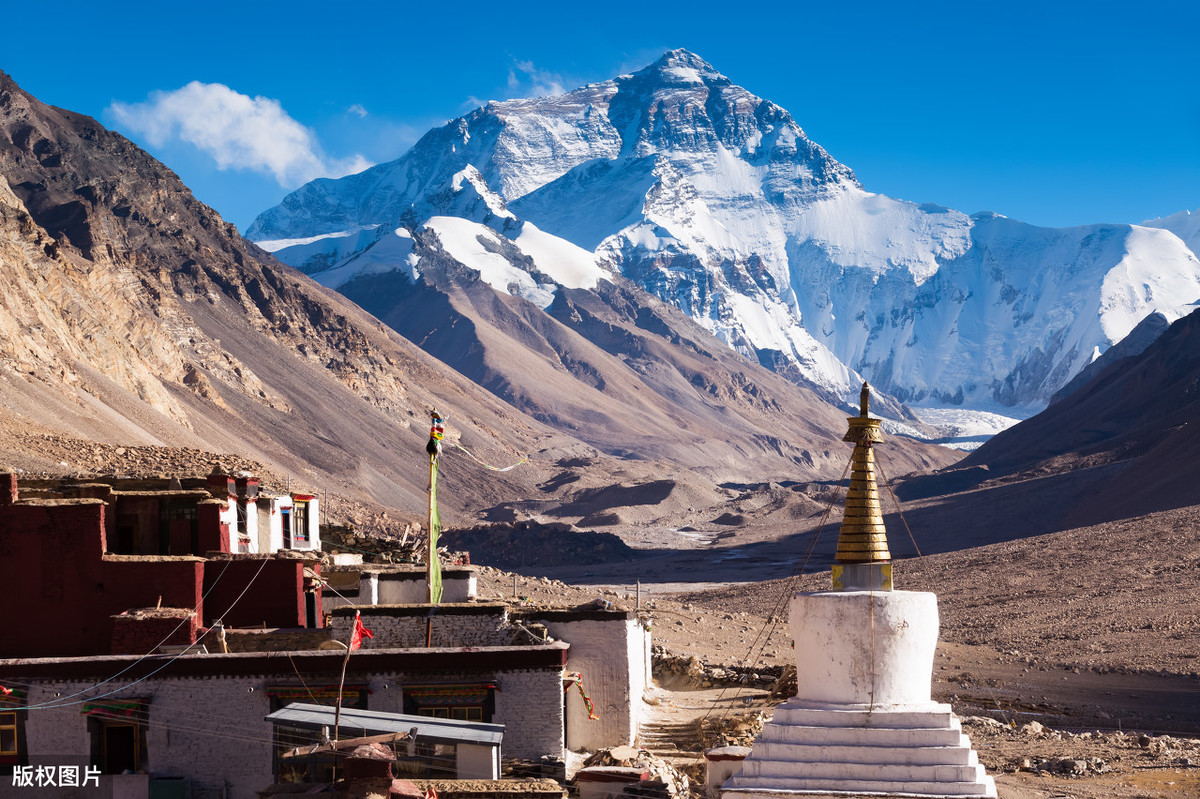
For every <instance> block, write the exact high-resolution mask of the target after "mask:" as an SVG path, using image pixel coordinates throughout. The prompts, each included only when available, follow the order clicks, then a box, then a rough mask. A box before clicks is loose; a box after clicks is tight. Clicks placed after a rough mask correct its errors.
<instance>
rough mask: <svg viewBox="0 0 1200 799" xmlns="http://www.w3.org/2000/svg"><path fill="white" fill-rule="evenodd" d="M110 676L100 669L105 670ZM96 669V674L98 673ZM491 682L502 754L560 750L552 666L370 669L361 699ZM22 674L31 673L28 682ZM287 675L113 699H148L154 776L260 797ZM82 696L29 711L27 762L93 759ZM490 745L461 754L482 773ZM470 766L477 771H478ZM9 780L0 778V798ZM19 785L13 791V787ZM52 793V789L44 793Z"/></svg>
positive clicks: (70, 685)
mask: <svg viewBox="0 0 1200 799" xmlns="http://www.w3.org/2000/svg"><path fill="white" fill-rule="evenodd" d="M105 676H107V674H106V675H105ZM99 679H101V677H97V678H96V680H97V681H98V680H99ZM431 679H434V680H442V679H445V680H446V681H449V682H453V681H456V680H461V681H464V682H472V681H474V682H479V681H488V682H494V683H496V684H497V685H498V686H499V687H500V690H498V691H497V692H496V694H495V698H496V713H495V716H494V718H493V723H496V724H504V725H506V727H505V732H504V740H503V744H502V746H503V753H502V754H503V756H505V757H518V758H527V759H538V758H540V757H542V756H543V755H553V756H556V757H561V756H562V753H563V714H562V677H561V674H560V673H559V671H558V670H557V669H545V670H511V671H495V672H490V673H480V672H471V673H463V674H439V675H434V676H431V675H430V674H420V675H407V674H377V675H375V676H374V677H372V678H371V679H370V680H369V686H370V688H371V691H372V693H371V694H370V697H369V699H368V707H369V708H370V709H372V710H381V711H385V712H391V713H403V712H404V693H403V685H404V683H405V682H413V683H428V682H430V681H431ZM26 682H28V681H26ZM293 682H294V680H293V678H292V675H290V674H288V673H280V674H276V675H266V676H264V675H258V676H234V677H223V676H213V677H206V678H200V677H187V678H161V679H158V678H150V679H147V680H144V681H142V682H140V683H138V685H136V686H134V687H132V688H130V689H129V690H128V691H127V692H121V693H118V694H115V695H114V696H112V697H111V698H112V699H113V700H120V699H133V698H140V699H149V726H148V728H147V732H146V752H145V753H144V758H143V763H144V764H145V766H146V768H147V769H148V770H149V771H150V772H152V773H153V774H154V775H156V776H164V777H189V778H191V779H192V781H193V791H202V790H211V791H215V792H217V793H215V794H214V795H220V793H219V792H220V790H221V789H222V788H223V787H224V786H225V785H226V784H228V786H229V794H228V797H229V799H257V792H258V791H259V790H261V789H262V788H264V787H266V786H268V785H270V784H271V783H272V780H273V776H272V771H271V763H272V743H271V741H272V729H271V725H270V724H269V723H268V722H267V721H265V716H266V715H267V713H268V712H269V708H270V699H269V697H268V695H267V690H266V689H267V688H268V687H269V686H275V685H280V684H291V683H293ZM92 685H93V681H88V682H81V681H61V682H57V681H56V682H44V683H33V684H32V685H31V686H30V688H29V696H28V702H29V704H38V703H42V702H48V701H51V700H55V699H58V700H59V701H62V698H63V697H69V696H70V695H72V694H76V693H78V692H81V691H83V690H84V689H86V688H89V687H91V686H92ZM80 711H81V706H80V705H79V704H75V705H68V706H65V707H61V708H54V709H45V710H40V711H30V712H29V713H28V715H27V718H26V721H25V740H26V744H27V750H28V753H29V763H31V764H33V765H38V764H42V765H50V764H63V763H67V764H75V765H79V766H81V767H82V766H85V765H88V764H91V736H90V735H89V734H88V729H87V717H86V716H84V715H82V713H81V712H80ZM477 749H478V750H482V749H489V748H488V747H471V746H470V745H465V746H460V747H459V760H460V762H462V763H463V764H464V765H465V766H467V767H469V768H470V769H471V770H472V773H471V775H470V776H472V777H475V778H484V777H486V776H489V775H491V774H492V773H493V771H492V769H493V768H496V769H497V770H498V768H499V757H500V756H501V755H500V753H497V755H496V760H495V762H493V760H492V756H491V754H490V752H486V753H485V752H481V751H476V750H477ZM476 770H477V773H476ZM8 787H10V786H9V785H8V784H7V783H6V782H5V781H0V796H7V794H6V793H5V790H6V789H7V788H8ZM14 790H17V789H14ZM18 793H19V794H20V795H21V796H24V795H25V792H21V791H19V790H18ZM46 795H47V796H49V795H50V794H49V793H46ZM76 795H77V796H78V797H79V799H95V797H96V795H97V789H96V788H95V787H93V786H89V787H88V788H86V789H80V791H79V793H78V794H72V793H71V792H70V791H69V790H64V791H62V792H59V793H54V796H55V797H56V799H57V797H65V798H66V799H75V797H76Z"/></svg>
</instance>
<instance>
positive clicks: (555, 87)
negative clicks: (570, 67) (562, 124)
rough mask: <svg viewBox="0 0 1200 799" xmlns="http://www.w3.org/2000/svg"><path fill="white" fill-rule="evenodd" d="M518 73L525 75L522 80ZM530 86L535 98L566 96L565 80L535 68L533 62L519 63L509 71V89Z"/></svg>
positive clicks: (530, 91)
mask: <svg viewBox="0 0 1200 799" xmlns="http://www.w3.org/2000/svg"><path fill="white" fill-rule="evenodd" d="M517 73H520V74H521V75H524V76H525V77H524V79H522V78H521V77H520V76H519V75H518V74H517ZM523 85H528V87H529V88H528V89H527V91H528V93H530V94H532V95H533V96H535V97H547V96H554V95H559V94H565V93H566V91H567V90H566V89H565V88H564V87H563V78H562V76H561V75H558V74H557V73H554V72H550V71H548V70H545V69H539V68H538V67H536V66H534V63H533V62H532V61H517V62H515V63H514V64H513V67H512V69H510V70H509V71H508V88H509V89H518V88H519V87H521V86H523Z"/></svg>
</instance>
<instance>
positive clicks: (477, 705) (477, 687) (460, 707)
mask: <svg viewBox="0 0 1200 799" xmlns="http://www.w3.org/2000/svg"><path fill="white" fill-rule="evenodd" d="M494 691H495V686H494V685H491V684H482V685H481V684H479V683H470V684H466V685H464V684H448V685H407V686H405V687H404V712H405V713H408V714H409V715H412V716H429V717H431V718H435V719H454V720H456V721H483V722H490V721H491V720H492V713H493V712H495V709H496V699H495V694H494V693H493V692H494Z"/></svg>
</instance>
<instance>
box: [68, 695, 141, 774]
mask: <svg viewBox="0 0 1200 799" xmlns="http://www.w3.org/2000/svg"><path fill="white" fill-rule="evenodd" d="M83 712H84V713H85V714H86V715H87V717H88V734H89V735H90V736H91V739H92V763H94V764H96V765H97V766H99V768H100V773H101V774H124V773H126V772H136V771H142V770H143V769H144V768H145V766H146V723H147V721H148V719H149V710H148V707H147V703H146V701H145V700H131V701H120V700H118V701H110V702H89V703H87V704H85V705H84V706H83Z"/></svg>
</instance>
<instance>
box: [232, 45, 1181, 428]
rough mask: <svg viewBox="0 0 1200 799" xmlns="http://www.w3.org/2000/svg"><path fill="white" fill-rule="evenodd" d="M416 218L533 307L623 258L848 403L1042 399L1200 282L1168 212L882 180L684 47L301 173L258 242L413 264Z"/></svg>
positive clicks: (607, 275)
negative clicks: (1062, 213) (343, 168)
mask: <svg viewBox="0 0 1200 799" xmlns="http://www.w3.org/2000/svg"><path fill="white" fill-rule="evenodd" d="M417 232H423V234H424V233H429V234H432V235H433V236H434V237H436V239H437V241H438V242H439V243H440V248H441V250H443V251H444V252H445V253H448V254H449V255H451V256H452V257H453V258H455V259H457V260H458V261H459V262H461V263H462V264H464V265H466V266H467V267H469V268H471V269H474V270H476V271H478V272H479V273H480V275H481V278H482V279H483V280H484V281H485V282H487V283H489V284H491V285H492V286H493V287H494V288H496V289H497V290H499V291H502V292H505V293H509V294H515V295H518V296H521V297H524V298H526V299H528V300H530V301H531V302H533V303H535V304H537V305H538V306H540V307H542V308H547V307H549V306H550V304H551V303H552V302H553V300H554V297H555V296H556V291H557V289H556V287H557V286H560V285H561V286H567V287H571V288H587V287H589V284H590V285H592V286H594V285H595V283H596V281H598V280H605V279H608V280H616V279H619V278H618V276H620V277H623V278H626V279H628V280H631V281H633V282H634V283H636V284H637V285H639V286H640V287H641V288H643V289H644V290H645V291H647V292H649V293H650V294H652V295H654V296H656V297H658V298H659V299H661V300H663V301H666V302H668V303H671V304H673V305H675V306H677V307H679V308H680V309H682V310H683V311H684V312H685V313H687V314H688V315H689V316H691V317H692V318H693V319H695V320H696V321H697V322H699V323H700V324H701V325H702V326H704V327H705V328H707V329H708V330H709V331H711V332H712V333H714V334H715V335H717V336H718V337H719V338H721V339H722V340H724V341H725V342H726V343H728V344H729V345H730V346H731V347H733V348H734V349H736V350H738V351H739V352H742V353H743V354H745V355H747V356H749V357H751V358H753V359H756V360H758V361H760V362H761V363H763V364H765V365H768V366H770V367H771V368H774V369H776V370H777V371H779V372H781V373H783V374H785V375H789V376H791V377H792V378H793V379H796V380H798V381H811V382H812V383H815V384H816V385H818V386H820V387H822V388H823V389H825V390H826V391H828V392H830V393H832V394H834V395H837V396H841V397H846V396H851V397H852V396H856V395H857V385H858V379H859V374H861V375H865V376H866V377H867V378H868V379H869V380H871V382H872V383H874V384H876V385H877V386H879V387H881V388H883V389H884V390H886V391H888V392H890V393H892V394H893V395H895V396H897V397H900V398H901V399H904V400H907V401H910V402H914V403H919V404H929V405H936V404H947V403H951V404H964V405H968V406H972V407H995V406H997V405H1001V406H1012V405H1024V406H1040V405H1042V404H1044V403H1045V401H1046V400H1047V399H1048V398H1049V397H1050V395H1052V394H1053V393H1054V391H1056V390H1057V389H1058V388H1059V387H1061V386H1062V385H1063V384H1064V383H1066V381H1067V380H1069V379H1070V378H1071V376H1072V375H1074V374H1075V373H1076V372H1078V371H1079V370H1080V369H1081V368H1083V367H1084V366H1086V365H1087V364H1088V363H1090V362H1091V361H1092V360H1093V359H1094V358H1095V357H1097V356H1098V355H1099V354H1100V353H1101V352H1103V351H1104V350H1105V349H1107V348H1108V347H1109V346H1111V345H1112V344H1113V343H1115V342H1116V341H1119V340H1120V339H1121V338H1123V337H1124V336H1125V335H1126V334H1127V333H1128V332H1129V331H1130V330H1132V329H1133V327H1134V326H1135V325H1137V323H1138V322H1139V321H1140V320H1141V319H1142V318H1144V317H1145V316H1146V315H1147V314H1150V313H1152V312H1159V313H1161V314H1163V315H1164V316H1165V317H1167V318H1168V320H1174V319H1175V318H1178V317H1179V316H1180V315H1181V313H1182V311H1183V310H1184V309H1185V308H1186V307H1187V306H1188V305H1189V304H1190V303H1192V302H1194V301H1195V300H1196V299H1197V298H1200V262H1198V261H1197V259H1196V257H1195V255H1193V253H1192V252H1191V251H1190V250H1189V249H1188V248H1187V247H1186V246H1185V245H1184V244H1183V242H1182V241H1180V239H1179V238H1178V237H1177V236H1175V235H1172V234H1171V233H1169V232H1167V231H1164V230H1161V229H1155V228H1152V227H1140V226H1129V225H1093V226H1084V227H1078V228H1070V229H1062V230H1056V229H1045V228H1037V227H1033V226H1031V225H1026V224H1023V223H1020V222H1017V221H1014V220H1010V219H1005V218H1003V217H998V216H995V215H991V214H978V215H975V216H967V215H965V214H962V213H959V212H957V211H952V210H949V209H946V208H941V207H938V206H934V205H916V204H913V203H909V202H904V201H900V200H894V199H891V198H888V197H885V196H883V195H880V194H874V193H871V192H869V191H867V190H866V189H864V188H863V187H862V186H861V185H860V184H859V183H858V181H857V180H856V178H855V177H854V174H853V172H852V171H851V170H850V169H849V168H847V167H846V166H844V165H842V164H840V163H838V162H837V161H836V160H834V159H833V158H832V157H831V156H830V155H829V154H828V153H827V152H826V151H825V150H824V149H822V148H821V147H820V146H819V145H817V144H816V143H814V142H812V141H811V140H810V139H808V137H807V136H806V135H805V134H804V131H803V130H802V129H801V128H800V126H799V125H798V124H797V123H796V121H795V120H794V119H793V118H792V117H791V115H790V114H789V113H788V112H787V111H785V110H784V109H782V108H780V107H779V106H777V105H775V104H774V103H771V102H770V101H768V100H764V99H761V98H759V97H756V96H754V95H752V94H750V93H749V92H748V91H746V90H745V89H743V88H741V87H739V86H736V85H734V84H733V83H732V82H731V81H730V80H729V79H728V78H726V77H725V76H724V75H722V74H720V73H719V72H717V71H716V70H715V69H714V68H713V67H711V66H710V65H709V64H707V63H705V62H704V61H703V60H702V59H700V58H699V57H697V56H695V55H693V54H692V53H689V52H687V51H684V50H674V51H671V52H668V53H666V54H665V55H664V56H663V57H662V58H661V59H659V60H658V61H657V62H655V63H654V64H652V65H650V66H648V67H646V68H645V69H643V70H641V71H639V72H636V73H634V74H632V75H625V76H622V77H619V78H616V79H614V80H610V81H605V82H602V83H596V84H590V85H587V86H584V87H581V88H579V89H576V90H575V91H573V92H570V93H568V94H565V95H562V96H559V97H548V98H537V99H530V100H513V101H508V102H502V103H495V102H493V103H489V104H488V105H486V106H484V107H482V108H479V109H477V110H476V111H474V112H472V113H471V114H468V115H467V116H464V117H462V118H460V119H457V120H453V121H451V122H450V123H448V124H446V125H445V126H443V127H441V128H437V129H435V130H431V131H430V132H429V133H427V134H426V135H425V136H424V137H423V138H422V139H421V140H420V141H419V142H418V143H417V144H416V145H414V146H413V148H412V149H411V150H410V151H409V152H407V153H406V154H404V155H403V156H401V157H400V158H398V159H397V160H395V161H392V162H389V163H386V164H381V165H379V166H376V167H373V168H371V169H368V170H366V171H365V172H362V173H359V174H357V175H351V176H348V177H345V178H341V179H339V180H328V179H322V180H316V181H313V182H311V183H309V184H307V185H305V186H303V187H302V188H300V189H299V190H297V191H296V192H293V193H292V194H291V195H289V196H288V197H287V198H285V200H284V201H283V202H282V203H281V204H280V205H279V206H277V207H275V208H272V209H270V210H268V211H266V212H265V213H263V214H262V215H261V216H259V217H258V219H257V220H255V222H254V224H253V225H252V226H251V227H250V229H249V230H248V231H247V236H248V237H250V238H252V239H254V240H256V241H258V243H259V244H260V245H262V246H263V247H265V248H267V249H270V250H273V251H275V252H276V254H277V255H278V256H279V257H280V258H282V259H283V260H284V261H286V262H288V263H291V264H293V265H295V266H298V267H300V268H301V269H303V270H304V271H307V272H310V273H313V274H314V275H315V276H317V278H318V280H321V281H322V282H325V283H326V284H327V285H331V286H336V285H338V284H339V282H340V281H344V280H345V279H348V277H349V276H350V275H352V274H354V273H355V270H357V269H360V268H362V269H370V270H373V271H375V272H378V271H379V270H383V269H389V268H393V269H398V270H403V271H406V272H407V273H408V274H410V275H415V274H419V270H420V257H421V256H420V253H419V252H418V253H415V254H414V252H413V251H412V250H411V248H410V249H409V250H405V249H404V241H411V240H412V237H413V236H414V235H415V234H416V233H417ZM406 237H407V238H406ZM397 242H400V246H397ZM380 247H383V249H379V248H380ZM414 269H415V270H416V271H415V272H414V271H413V270H414Z"/></svg>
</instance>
